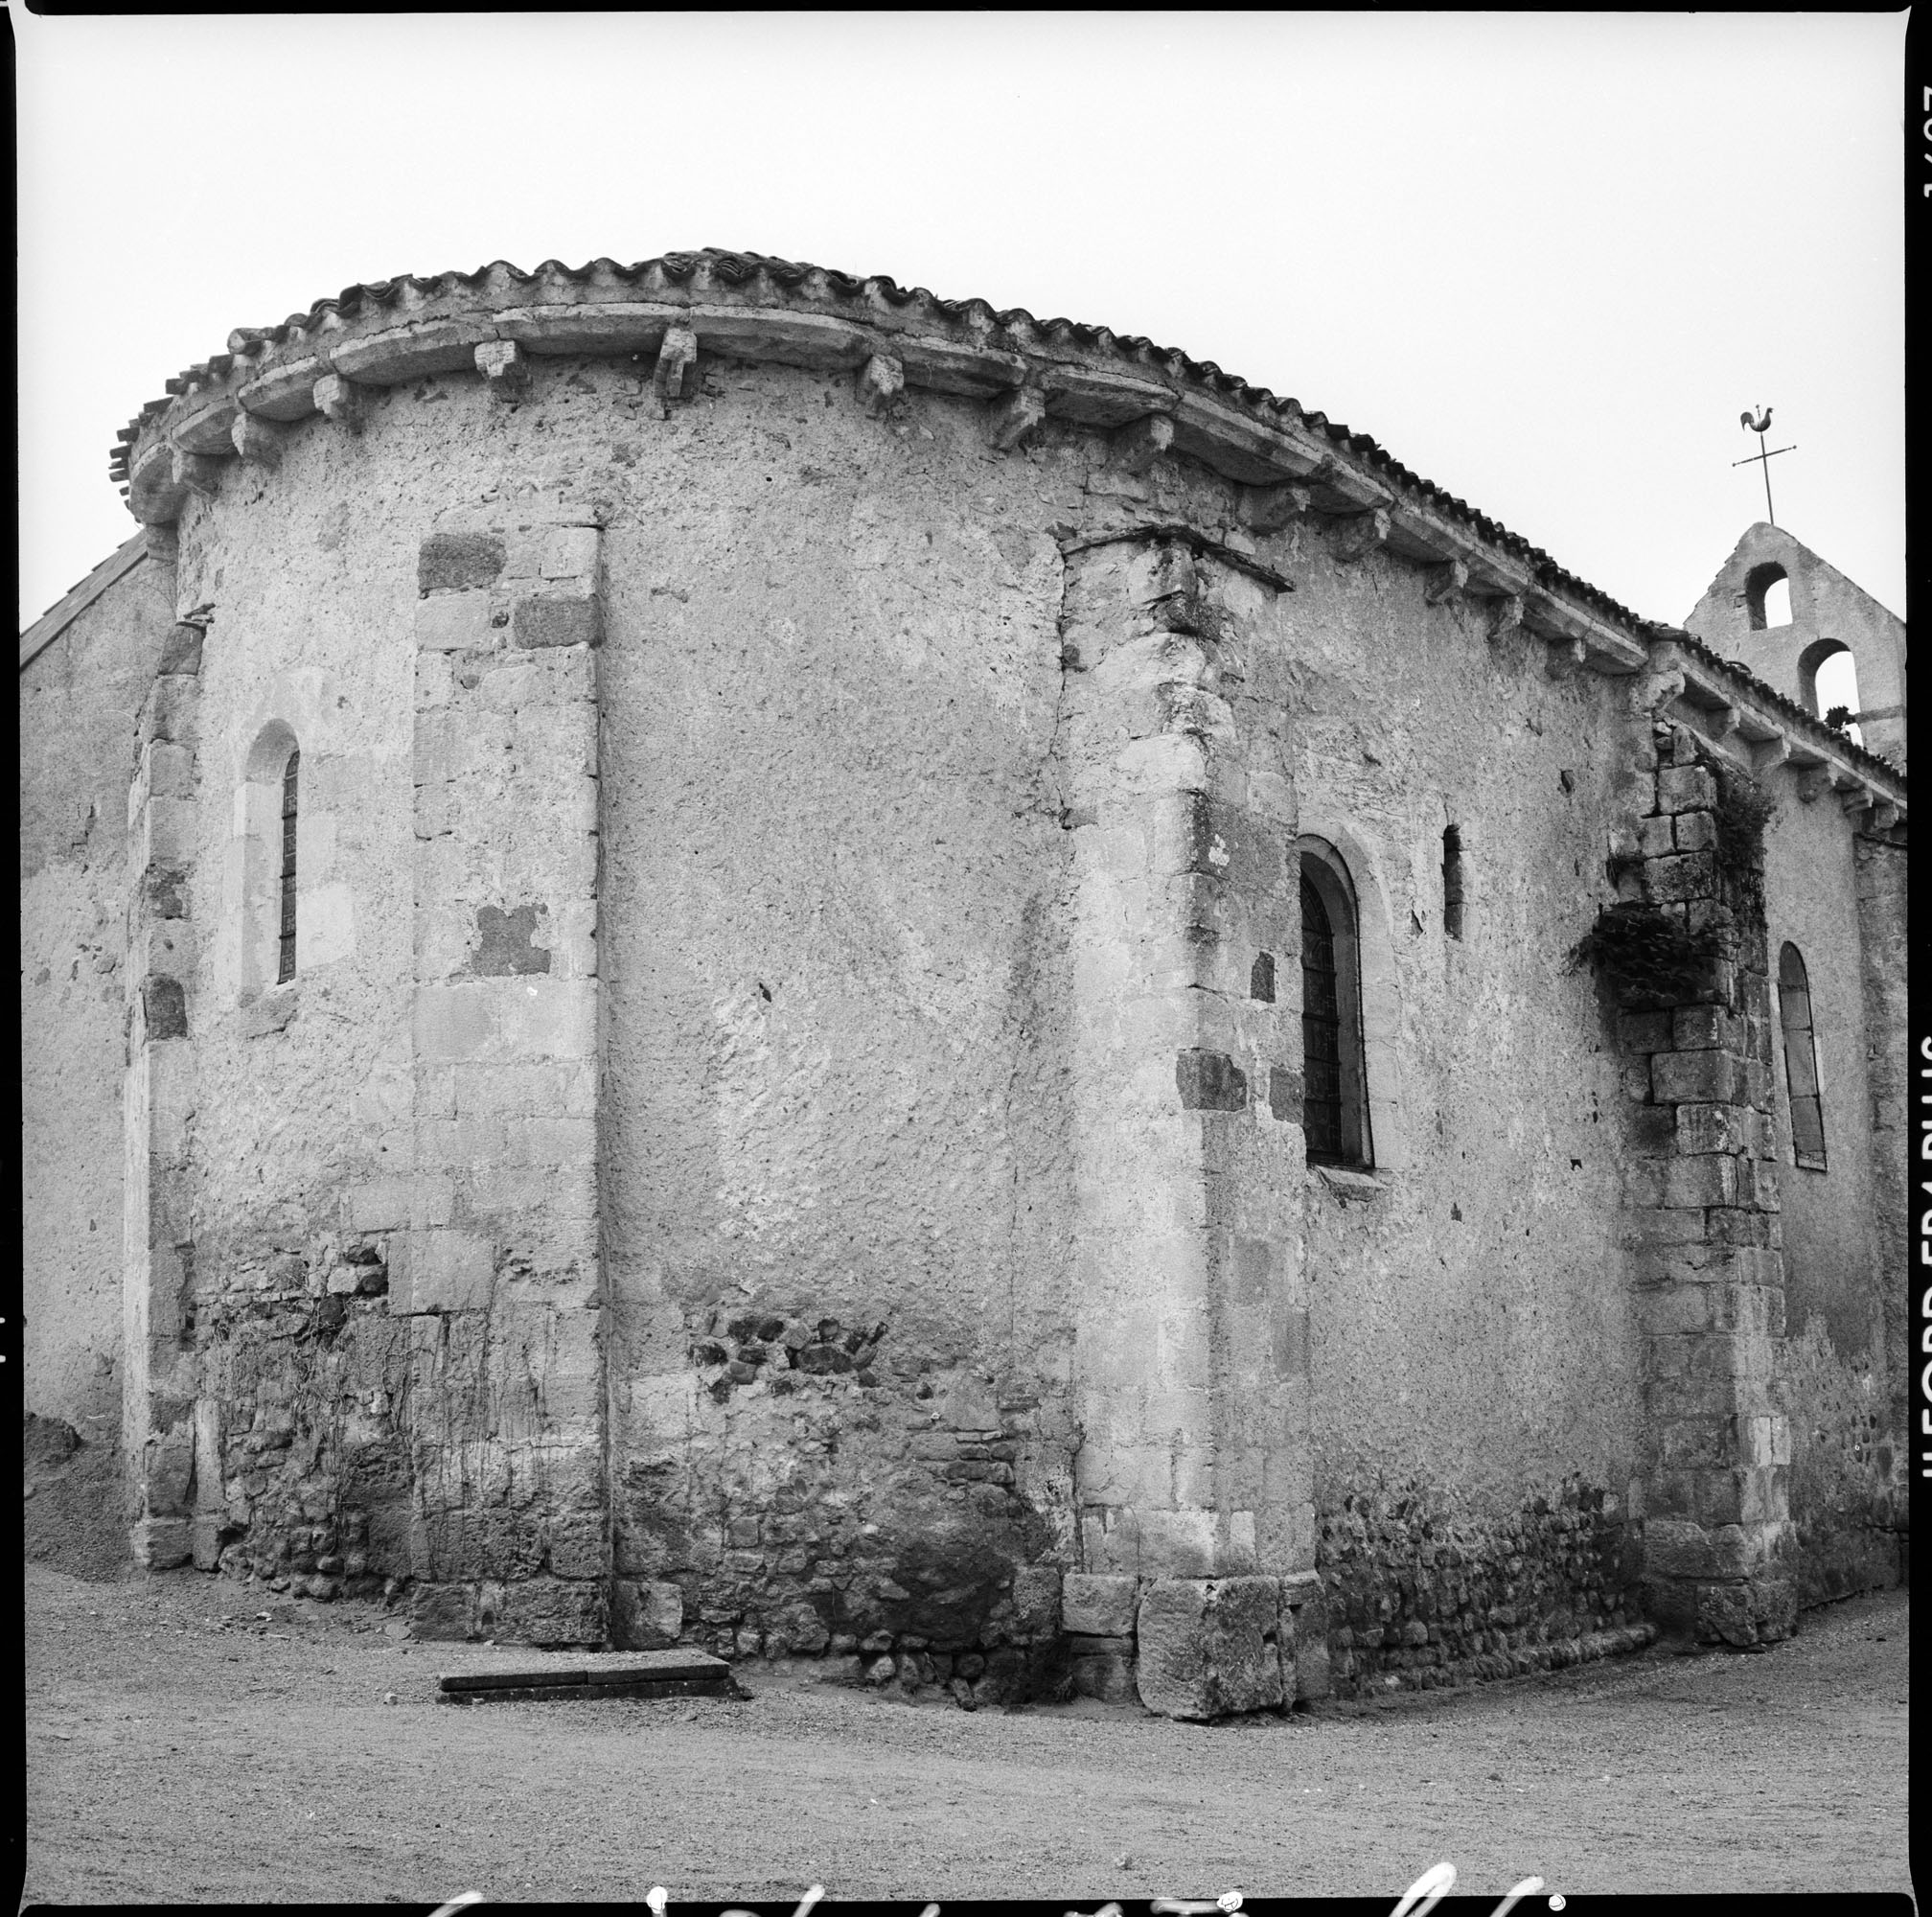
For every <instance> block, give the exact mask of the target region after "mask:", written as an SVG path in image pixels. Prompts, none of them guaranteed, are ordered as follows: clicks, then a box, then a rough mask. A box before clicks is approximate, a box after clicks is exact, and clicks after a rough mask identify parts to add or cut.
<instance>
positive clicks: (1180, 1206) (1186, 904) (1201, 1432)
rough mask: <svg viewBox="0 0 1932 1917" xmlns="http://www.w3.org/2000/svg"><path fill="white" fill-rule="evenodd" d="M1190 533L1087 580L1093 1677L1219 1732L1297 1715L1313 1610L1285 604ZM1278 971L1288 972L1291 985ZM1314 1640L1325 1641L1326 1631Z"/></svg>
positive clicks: (1086, 1061)
mask: <svg viewBox="0 0 1932 1917" xmlns="http://www.w3.org/2000/svg"><path fill="white" fill-rule="evenodd" d="M1228 557H1229V556H1227V555H1223V556H1221V557H1218V558H1215V557H1208V556H1207V552H1206V546H1205V543H1204V542H1201V541H1199V540H1198V539H1190V538H1189V537H1187V536H1185V535H1174V536H1168V535H1161V534H1158V533H1157V534H1153V535H1149V536H1138V535H1137V536H1132V537H1128V538H1123V539H1119V540H1116V541H1114V542H1112V543H1101V544H1096V545H1093V546H1090V547H1087V548H1085V549H1080V548H1077V547H1076V548H1074V549H1073V550H1071V551H1069V578H1068V589H1067V601H1066V614H1065V618H1064V621H1063V627H1062V637H1063V661H1064V664H1065V667H1066V672H1067V691H1066V695H1065V699H1064V703H1063V714H1064V738H1063V745H1062V751H1063V753H1064V774H1063V776H1064V780H1065V787H1064V790H1065V797H1066V801H1067V813H1066V822H1067V824H1068V825H1069V828H1070V830H1071V832H1072V835H1073V842H1074V867H1075V880H1074V905H1073V917H1074V929H1073V952H1074V987H1075V992H1074V996H1075V1002H1076V1006H1077V1013H1076V1027H1075V1031H1076V1037H1075V1056H1076V1063H1075V1068H1074V1069H1075V1074H1076V1080H1077V1082H1078V1084H1079V1088H1080V1089H1079V1092H1078V1095H1077V1096H1078V1100H1079V1106H1080V1120H1081V1130H1080V1143H1079V1152H1080V1161H1081V1166H1080V1174H1079V1180H1078V1194H1079V1231H1078V1246H1079V1250H1078V1258H1079V1268H1078V1281H1077V1287H1076V1289H1077V1295H1078V1297H1079V1299H1080V1312H1081V1316H1080V1322H1079V1326H1078V1331H1077V1339H1078V1343H1077V1352H1078V1357H1077V1375H1078V1379H1079V1386H1078V1389H1079V1399H1080V1417H1081V1419H1082V1427H1083V1428H1082V1434H1081V1440H1082V1442H1081V1449H1080V1451H1079V1454H1078V1458H1077V1462H1076V1467H1075V1495H1076V1499H1077V1501H1078V1506H1079V1517H1080V1543H1079V1550H1080V1564H1081V1568H1080V1571H1079V1572H1078V1573H1077V1574H1074V1575H1071V1576H1069V1579H1068V1581H1067V1584H1066V1589H1065V1592H1064V1596H1063V1605H1064V1616H1065V1624H1066V1628H1067V1629H1068V1631H1069V1634H1070V1635H1071V1638H1072V1648H1073V1651H1074V1654H1075V1660H1076V1676H1077V1677H1078V1678H1079V1681H1080V1682H1081V1684H1082V1687H1083V1688H1085V1689H1089V1690H1092V1691H1094V1692H1096V1693H1097V1694H1099V1695H1101V1696H1125V1695H1128V1693H1127V1691H1126V1681H1127V1666H1128V1661H1129V1659H1130V1658H1132V1659H1135V1660H1137V1661H1136V1665H1135V1683H1136V1685H1137V1687H1138V1696H1139V1698H1140V1699H1141V1701H1142V1702H1144V1703H1146V1704H1147V1705H1149V1707H1150V1708H1152V1709H1155V1710H1158V1711H1161V1712H1162V1713H1164V1714H1166V1715H1170V1716H1181V1717H1207V1716H1213V1715H1218V1714H1219V1713H1221V1712H1223V1711H1228V1710H1250V1709H1256V1708H1263V1707H1267V1706H1271V1705H1279V1704H1281V1703H1282V1702H1284V1701H1285V1699H1286V1698H1291V1697H1292V1696H1293V1695H1294V1694H1295V1689H1296V1663H1295V1659H1296V1648H1295V1639H1294V1633H1293V1608H1294V1605H1296V1604H1299V1601H1300V1599H1301V1597H1302V1596H1303V1594H1304V1593H1306V1592H1308V1591H1310V1590H1312V1589H1313V1587H1314V1579H1313V1566H1314V1546H1315V1528H1314V1515H1313V1493H1312V1483H1311V1477H1310V1453H1309V1446H1308V1442H1307V1424H1308V1393H1307V1376H1306V1373H1307V1362H1308V1359H1307V1338H1306V1332H1305V1323H1306V1310H1305V1300H1304V1299H1303V1298H1302V1296H1301V1278H1300V1272H1299V1259H1298V1257H1297V1243H1298V1234H1297V1231H1296V1220H1295V1212H1294V1207H1295V1200H1294V1198H1293V1197H1292V1196H1291V1195H1290V1194H1293V1193H1295V1192H1296V1191H1297V1190H1298V1181H1299V1176H1300V1170H1301V1163H1302V1143H1301V1132H1300V1125H1299V1117H1300V1106H1299V1069H1298V1067H1299V1055H1300V1054H1299V1023H1298V1019H1297V1013H1298V1011H1299V995H1298V994H1296V993H1294V992H1292V991H1291V992H1284V993H1283V994H1282V995H1281V996H1280V998H1279V999H1278V1000H1276V1001H1272V1002H1271V1001H1267V1000H1263V999H1259V998H1257V997H1255V996H1253V977H1254V961H1255V957H1256V954H1257V953H1259V952H1262V951H1267V952H1271V953H1274V954H1285V953H1289V952H1293V951H1296V950H1298V949H1299V924H1298V920H1297V912H1298V892H1297V889H1296V885H1295V882H1294V873H1295V866H1294V838H1295V797H1294V786H1293V782H1292V779H1291V777H1290V775H1289V770H1288V765H1287V760H1286V756H1285V751H1284V747H1283V741H1282V737H1281V733H1280V729H1279V728H1280V725H1281V723H1282V722H1281V718H1280V714H1279V708H1278V707H1276V710H1275V712H1274V713H1273V714H1272V716H1271V714H1270V713H1269V712H1268V711H1267V710H1266V709H1264V707H1263V704H1262V703H1261V702H1260V701H1258V700H1256V699H1254V698H1253V697H1251V696H1250V693H1249V687H1248V678H1249V661H1250V657H1251V654H1252V653H1253V649H1254V648H1255V647H1256V646H1257V645H1258V644H1259V643H1260V642H1261V635H1262V633H1263V632H1264V631H1265V630H1266V628H1267V627H1268V625H1269V623H1270V621H1271V618H1272V614H1273V609H1274V602H1275V599H1276V594H1277V593H1278V592H1279V591H1281V590H1283V589H1286V586H1287V582H1285V581H1280V580H1274V579H1270V578H1268V577H1267V576H1266V575H1265V574H1264V573H1263V570H1262V568H1259V567H1246V566H1240V565H1239V564H1238V562H1237V564H1234V565H1230V564H1229V563H1228ZM1281 971H1282V974H1283V975H1284V976H1285V975H1291V974H1293V973H1294V968H1293V967H1289V966H1283V967H1282V968H1281ZM1318 1635H1319V1633H1318Z"/></svg>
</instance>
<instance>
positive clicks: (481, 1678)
mask: <svg viewBox="0 0 1932 1917" xmlns="http://www.w3.org/2000/svg"><path fill="white" fill-rule="evenodd" d="M437 1683H438V1686H439V1687H440V1689H441V1690H442V1691H443V1692H444V1693H445V1695H446V1696H447V1695H452V1694H453V1695H463V1694H476V1693H486V1692H497V1691H526V1692H527V1691H541V1692H544V1693H549V1692H553V1691H555V1692H563V1691H569V1690H573V1689H582V1688H584V1687H586V1686H589V1687H594V1688H595V1689H596V1690H597V1691H599V1692H607V1693H608V1692H613V1691H614V1690H617V1689H624V1690H632V1689H634V1687H635V1686H637V1685H639V1684H706V1685H716V1686H720V1687H722V1688H721V1689H720V1691H719V1692H718V1693H717V1695H720V1696H724V1695H726V1694H728V1692H729V1690H730V1688H731V1667H730V1665H728V1664H727V1663H725V1662H724V1659H723V1658H722V1657H713V1656H712V1655H711V1654H710V1653H709V1652H708V1651H627V1652H623V1653H620V1654H617V1655H614V1656H613V1655H597V1654H595V1653H593V1654H591V1655H589V1656H587V1657H586V1656H584V1655H581V1654H580V1655H577V1656H573V1657H569V1658H562V1657H560V1658H557V1659H556V1660H554V1661H552V1660H550V1659H547V1658H543V1657H532V1656H531V1655H530V1654H529V1653H528V1652H527V1651H524V1652H518V1653H515V1654H511V1655H503V1656H497V1657H493V1658H487V1659H479V1660H477V1661H476V1662H474V1663H471V1662H470V1661H469V1660H467V1659H466V1660H465V1662H464V1665H463V1667H462V1668H461V1669H459V1670H449V1671H443V1672H439V1673H438V1674H437ZM664 1695H665V1696H667V1697H668V1696H672V1695H674V1694H673V1693H670V1692H666V1693H665V1694H664Z"/></svg>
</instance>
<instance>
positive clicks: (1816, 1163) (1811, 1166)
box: [1778, 945, 1825, 1171]
mask: <svg viewBox="0 0 1932 1917" xmlns="http://www.w3.org/2000/svg"><path fill="white" fill-rule="evenodd" d="M1778 1022H1779V1024H1780V1025H1781V1026H1782V1027H1783V1037H1784V1090H1785V1094H1786V1097H1787V1098H1788V1100H1789V1102H1790V1106H1791V1156H1792V1158H1793V1159H1794V1160H1795V1161H1796V1163H1798V1164H1799V1165H1801V1166H1805V1167H1806V1169H1808V1170H1811V1171H1823V1170H1824V1169H1825V1107H1824V1104H1823V1102H1822V1100H1821V1097H1820V1093H1819V1085H1818V1048H1817V1043H1816V1041H1815V1039H1814V1037H1813V1034H1812V1028H1811V983H1810V980H1809V979H1808V977H1807V976H1806V971H1805V961H1804V959H1801V958H1800V957H1799V956H1798V948H1797V947H1796V946H1795V945H1786V946H1785V947H1784V948H1783V951H1782V952H1780V953H1779V955H1778Z"/></svg>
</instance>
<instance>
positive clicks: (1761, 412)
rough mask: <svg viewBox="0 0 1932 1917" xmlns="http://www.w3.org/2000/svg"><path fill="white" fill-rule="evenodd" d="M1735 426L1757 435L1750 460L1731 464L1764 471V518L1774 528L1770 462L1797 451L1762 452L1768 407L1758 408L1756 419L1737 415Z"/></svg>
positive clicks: (1768, 427)
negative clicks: (1756, 441)
mask: <svg viewBox="0 0 1932 1917" xmlns="http://www.w3.org/2000/svg"><path fill="white" fill-rule="evenodd" d="M1737 424H1738V425H1739V426H1741V427H1743V428H1744V430H1745V431H1746V432H1755V433H1756V434H1757V435H1758V450H1757V451H1756V452H1754V453H1753V454H1752V455H1751V456H1750V458H1748V459H1734V460H1733V461H1732V462H1731V464H1732V465H1733V466H1761V467H1762V468H1763V469H1764V517H1765V518H1766V519H1767V520H1770V521H1771V523H1772V524H1773V525H1774V526H1775V525H1776V524H1777V523H1778V515H1777V514H1776V513H1774V512H1773V511H1772V510H1771V462H1772V461H1773V460H1774V459H1776V458H1777V457H1778V455H1779V454H1780V453H1781V452H1796V451H1797V450H1798V449H1797V448H1796V447H1795V446H1774V447H1773V448H1772V449H1771V450H1770V451H1768V452H1767V451H1766V450H1764V435H1765V434H1766V433H1767V432H1769V431H1770V430H1771V408H1770V407H1769V406H1760V407H1759V408H1758V417H1757V418H1756V419H1753V418H1752V417H1751V415H1750V414H1749V413H1739V414H1738V415H1737Z"/></svg>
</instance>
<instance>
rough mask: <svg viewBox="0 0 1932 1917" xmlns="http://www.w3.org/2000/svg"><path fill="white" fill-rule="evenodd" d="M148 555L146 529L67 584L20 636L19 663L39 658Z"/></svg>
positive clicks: (22, 663) (23, 663)
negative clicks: (72, 583) (78, 579)
mask: <svg viewBox="0 0 1932 1917" xmlns="http://www.w3.org/2000/svg"><path fill="white" fill-rule="evenodd" d="M147 556H148V535H147V533H146V532H145V531H142V532H137V533H136V534H135V535H134V537H133V538H132V539H130V540H127V541H126V542H125V543H122V544H121V545H118V546H116V547H115V548H114V550H113V551H112V552H110V553H109V554H108V555H107V557H106V558H105V559H104V560H103V561H102V562H101V564H100V565H99V566H96V567H95V568H94V570H93V571H92V572H90V573H89V574H88V575H87V577H86V578H85V579H83V580H81V583H80V584H79V585H78V586H73V587H70V588H69V589H67V590H66V591H65V592H64V593H62V594H61V596H60V597H59V598H58V599H57V600H56V601H55V602H54V604H53V605H51V606H50V607H48V609H47V610H46V612H42V613H41V615H40V616H39V617H38V618H37V619H35V620H34V623H33V624H32V625H31V626H29V627H28V628H27V630H26V631H25V632H24V633H22V634H21V635H20V663H21V665H22V666H25V665H27V664H28V663H29V662H30V661H32V660H34V659H35V658H39V656H40V655H41V654H42V653H44V652H45V651H46V650H47V648H48V647H49V646H51V645H52V644H53V643H54V641H55V640H56V639H58V637H59V636H60V635H61V634H62V633H64V632H65V631H66V630H67V628H68V627H69V626H70V625H72V624H73V623H74V621H75V620H76V619H77V618H79V617H80V615H81V613H82V612H85V611H86V610H87V609H88V607H90V606H91V605H93V603H94V602H95V600H97V599H98V598H100V596H101V595H102V593H104V591H106V589H108V588H109V587H110V586H112V585H113V584H114V582H115V581H116V580H117V579H125V578H126V577H127V574H128V573H130V572H132V571H133V570H134V568H135V567H136V566H139V565H140V564H141V562H142V561H143V560H144V559H146V558H147Z"/></svg>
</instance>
